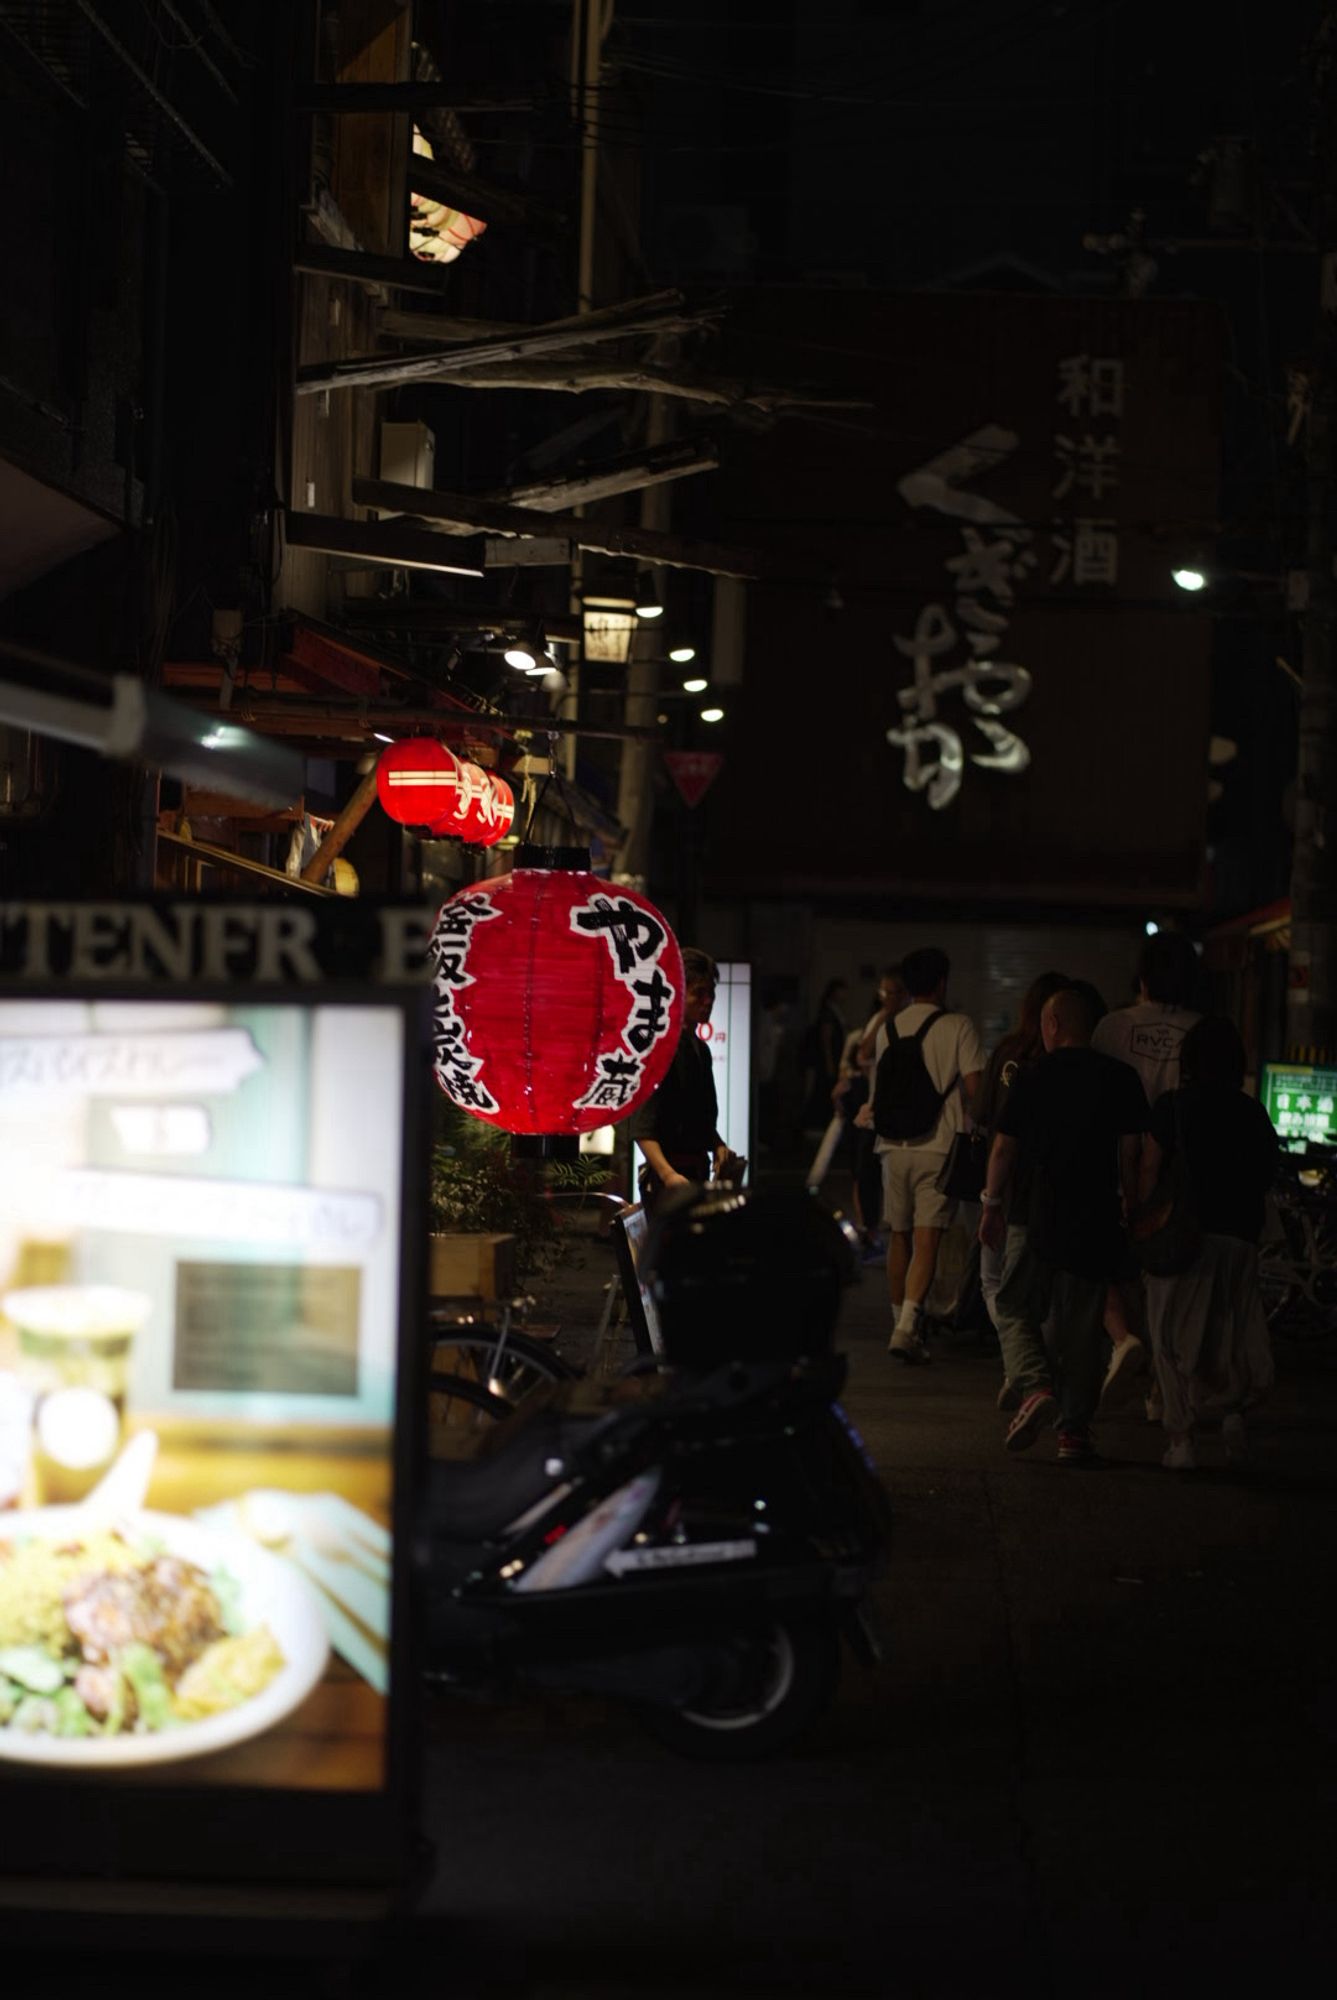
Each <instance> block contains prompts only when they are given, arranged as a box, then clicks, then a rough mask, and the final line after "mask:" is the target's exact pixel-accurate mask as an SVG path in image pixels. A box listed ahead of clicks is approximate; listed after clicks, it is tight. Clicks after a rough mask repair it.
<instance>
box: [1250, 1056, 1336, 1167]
mask: <svg viewBox="0 0 1337 2000" xmlns="http://www.w3.org/2000/svg"><path fill="white" fill-rule="evenodd" d="M1263 1109H1264V1110H1265V1111H1266V1113H1267V1115H1268V1117H1269V1118H1270V1119H1271V1120H1272V1123H1273V1125H1274V1126H1275V1127H1276V1131H1277V1136H1278V1137H1279V1138H1280V1140H1281V1142H1282V1144H1283V1145H1284V1146H1289V1147H1291V1148H1293V1149H1298V1148H1299V1147H1301V1146H1303V1145H1305V1144H1307V1143H1308V1142H1309V1141H1311V1140H1312V1141H1314V1142H1315V1143H1316V1144H1320V1145H1335V1144H1337V1069H1310V1068H1307V1067H1306V1066H1305V1065H1303V1064H1300V1063H1267V1064H1266V1065H1265V1066H1264V1069H1263Z"/></svg>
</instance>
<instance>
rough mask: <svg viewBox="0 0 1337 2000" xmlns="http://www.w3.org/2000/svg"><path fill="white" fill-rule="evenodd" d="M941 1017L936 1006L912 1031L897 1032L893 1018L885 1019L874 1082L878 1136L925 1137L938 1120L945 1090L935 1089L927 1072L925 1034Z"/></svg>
mask: <svg viewBox="0 0 1337 2000" xmlns="http://www.w3.org/2000/svg"><path fill="white" fill-rule="evenodd" d="M941 1019H942V1009H941V1008H940V1007H938V1008H935V1009H934V1011H933V1013H931V1014H930V1015H929V1017H928V1019H927V1020H926V1021H924V1022H922V1023H921V1024H920V1026H919V1027H918V1028H916V1029H915V1032H914V1033H913V1035H898V1034H897V1033H896V1024H895V1022H894V1021H892V1022H889V1023H888V1025H887V1046H886V1048H885V1049H884V1050H883V1051H882V1055H881V1058H880V1060H879V1062H878V1065H877V1078H876V1080H875V1082H874V1084H873V1130H874V1131H875V1132H876V1133H877V1136H878V1138H879V1139H927V1138H928V1137H929V1135H930V1134H931V1133H932V1131H933V1128H934V1126H935V1125H936V1124H937V1122H938V1113H939V1112H940V1111H941V1110H942V1101H943V1099H944V1097H946V1095H947V1091H946V1090H939V1089H937V1088H936V1086H935V1084H934V1082H933V1078H932V1077H931V1076H930V1075H929V1073H928V1064H927V1063H926V1062H925V1061H924V1037H925V1035H926V1034H927V1033H928V1031H929V1029H930V1028H931V1027H932V1026H933V1023H934V1022H935V1021H940V1020H941ZM950 1088H951V1085H950V1084H949V1085H948V1089H950Z"/></svg>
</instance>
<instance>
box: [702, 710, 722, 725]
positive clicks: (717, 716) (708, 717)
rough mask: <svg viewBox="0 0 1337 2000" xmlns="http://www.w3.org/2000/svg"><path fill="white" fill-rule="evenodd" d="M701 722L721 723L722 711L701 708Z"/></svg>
mask: <svg viewBox="0 0 1337 2000" xmlns="http://www.w3.org/2000/svg"><path fill="white" fill-rule="evenodd" d="M701 720H702V721H703V722H723V720H724V710H723V709H722V708H703V709H702V711H701Z"/></svg>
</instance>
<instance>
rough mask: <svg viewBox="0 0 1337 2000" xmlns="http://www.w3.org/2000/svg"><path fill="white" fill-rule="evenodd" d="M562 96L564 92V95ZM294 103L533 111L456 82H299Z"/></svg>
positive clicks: (328, 107)
mask: <svg viewBox="0 0 1337 2000" xmlns="http://www.w3.org/2000/svg"><path fill="white" fill-rule="evenodd" d="M563 95H564V96H565V92H563ZM294 102H295V104H296V105H297V108H298V109H299V110H301V111H342V112H359V111H458V112H461V113H463V114H465V115H467V114H468V113H469V112H471V111H533V110H534V109H535V108H536V102H535V99H534V97H533V96H532V95H531V96H528V97H520V96H518V95H517V94H516V92H515V91H514V90H498V89H490V88H489V87H488V86H487V85H486V84H483V85H475V86H472V87H467V86H464V85H461V84H458V83H444V82H442V83H300V84H298V86H297V89H296V92H295V93H294Z"/></svg>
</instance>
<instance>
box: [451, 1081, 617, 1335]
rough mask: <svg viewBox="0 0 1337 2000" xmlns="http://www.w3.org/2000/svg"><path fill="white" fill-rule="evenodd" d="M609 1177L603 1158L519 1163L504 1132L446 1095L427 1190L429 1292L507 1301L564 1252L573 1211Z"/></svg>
mask: <svg viewBox="0 0 1337 2000" xmlns="http://www.w3.org/2000/svg"><path fill="white" fill-rule="evenodd" d="M608 1178H609V1173H608V1167H607V1165H606V1164H605V1162H604V1161H603V1160H601V1159H597V1158H583V1159H579V1160H572V1161H553V1162H550V1163H548V1164H546V1165H545V1166H543V1167H541V1168H536V1167H535V1166H533V1165H531V1164H530V1163H528V1162H524V1163H517V1162H515V1161H513V1160H512V1159H511V1154H510V1140H509V1137H508V1135H507V1134H506V1133H505V1132H500V1131H498V1130H497V1128H496V1127H495V1126H492V1125H488V1124H485V1123H484V1122H483V1121H482V1120H481V1119H478V1118H470V1117H469V1115H468V1114H467V1112H462V1111H459V1110H458V1109H456V1107H455V1106H454V1105H452V1104H450V1102H449V1100H448V1099H445V1100H443V1108H442V1113H441V1117H440V1123H439V1125H438V1137H437V1143H436V1145H435V1146H434V1148H433V1152H432V1167H431V1179H430V1183H429V1188H428V1214H429V1221H430V1227H431V1230H432V1237H431V1242H430V1246H429V1248H430V1253H431V1274H430V1286H431V1290H432V1291H433V1292H434V1293H436V1294H438V1295H452V1296H457V1297H460V1296H471V1297H473V1296H476V1297H481V1298H506V1297H511V1296H513V1295H514V1294H515V1293H516V1292H517V1291H518V1290H519V1289H520V1287H521V1285H522V1284H524V1283H528V1282H532V1280H533V1279H535V1278H542V1277H545V1276H546V1275H547V1274H548V1273H549V1272H550V1271H551V1270H552V1269H553V1267H554V1266H555V1265H556V1264H557V1263H558V1261H559V1260H560V1258H561V1257H562V1256H563V1255H564V1254H565V1253H566V1250H567V1247H568V1240H569V1235H570V1212H571V1211H574V1212H575V1214H576V1215H577V1216H579V1213H580V1211H581V1210H582V1208H583V1207H584V1205H585V1198H586V1197H587V1196H589V1195H592V1194H594V1192H595V1191H596V1190H598V1189H599V1188H601V1187H603V1186H604V1184H605V1183H606V1182H607V1180H608ZM554 1197H557V1199H554ZM571 1197H575V1199H574V1201H572V1200H571V1199H570V1198H571Z"/></svg>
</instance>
